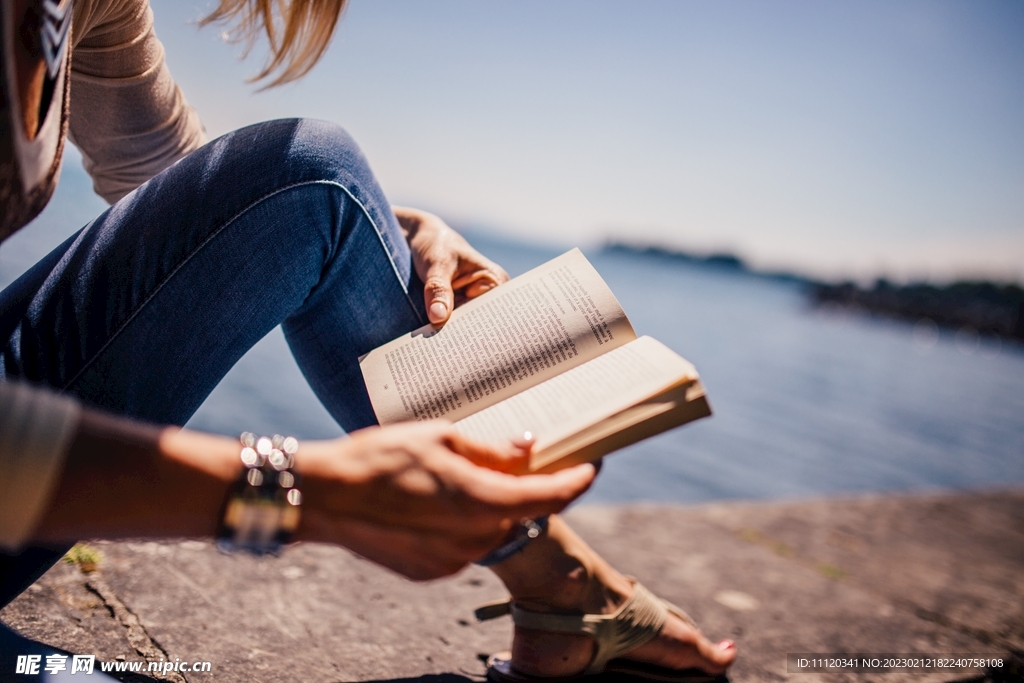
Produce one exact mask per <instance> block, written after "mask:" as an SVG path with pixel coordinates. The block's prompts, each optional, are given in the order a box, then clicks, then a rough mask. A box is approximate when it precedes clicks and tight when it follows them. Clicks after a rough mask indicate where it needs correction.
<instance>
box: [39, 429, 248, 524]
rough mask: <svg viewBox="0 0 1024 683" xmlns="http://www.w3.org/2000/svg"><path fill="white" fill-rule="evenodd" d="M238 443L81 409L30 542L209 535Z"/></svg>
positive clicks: (234, 472)
mask: <svg viewBox="0 0 1024 683" xmlns="http://www.w3.org/2000/svg"><path fill="white" fill-rule="evenodd" d="M238 448H239V447H238V443H237V441H235V440H234V439H229V438H227V437H221V436H213V435H209V434H202V433H199V432H194V431H190V430H185V429H178V428H176V427H155V426H151V425H143V424H140V423H135V422H132V421H129V420H125V419H123V418H118V417H113V416H109V415H104V414H101V413H96V412H91V411H86V412H85V413H84V414H83V416H82V420H81V423H80V424H79V428H78V433H77V434H76V437H75V440H74V442H73V443H72V446H71V448H70V450H69V452H68V455H67V458H66V460H65V464H64V470H63V473H62V474H61V477H60V479H59V482H58V484H57V486H56V487H55V490H54V493H53V496H52V499H51V502H50V505H49V506H48V508H47V511H46V513H45V514H44V516H43V518H42V520H41V521H40V523H39V524H38V525H37V527H36V531H35V533H34V540H36V541H72V540H76V539H79V538H125V537H160V536H172V537H186V536H212V535H213V534H214V532H215V531H216V528H217V523H218V512H219V510H220V506H221V504H222V502H223V500H224V495H225V492H226V491H227V489H228V486H229V485H230V484H231V482H233V481H234V479H235V478H236V477H237V476H238V473H239V471H240V470H241V468H242V463H241V461H240V459H239V457H238Z"/></svg>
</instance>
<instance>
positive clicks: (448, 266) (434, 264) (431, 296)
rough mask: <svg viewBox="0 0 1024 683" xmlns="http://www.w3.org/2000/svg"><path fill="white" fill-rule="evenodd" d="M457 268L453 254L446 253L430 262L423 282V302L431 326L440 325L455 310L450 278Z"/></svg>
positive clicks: (453, 292) (456, 261)
mask: <svg viewBox="0 0 1024 683" xmlns="http://www.w3.org/2000/svg"><path fill="white" fill-rule="evenodd" d="M457 266H458V258H457V257H456V255H455V254H452V253H447V254H444V255H443V256H438V257H437V258H435V259H434V260H433V261H431V263H430V266H429V268H428V269H427V276H426V279H425V280H424V282H423V301H424V304H425V305H426V308H427V319H429V320H430V322H431V324H433V325H442V324H444V323H445V322H446V321H447V320H448V316H450V315H451V313H452V309H454V308H455V291H454V289H453V288H452V278H453V277H454V276H455V270H456V267H457Z"/></svg>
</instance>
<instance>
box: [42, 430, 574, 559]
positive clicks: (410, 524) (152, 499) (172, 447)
mask: <svg viewBox="0 0 1024 683" xmlns="http://www.w3.org/2000/svg"><path fill="white" fill-rule="evenodd" d="M239 449H240V446H239V444H238V442H237V441H236V440H234V439H230V438H226V437H221V436H214V435H210V434H203V433H200V432H195V431H192V430H188V429H178V428H176V427H163V428H161V427H154V426H149V425H141V424H138V423H134V422H130V421H128V420H125V419H122V418H118V417H112V416H108V415H105V414H102V413H97V412H91V411H84V412H83V416H82V418H81V420H80V422H79V427H78V433H77V434H76V436H75V439H74V441H73V443H72V445H71V448H70V451H69V453H68V455H67V459H66V461H65V465H64V469H63V472H62V473H61V476H60V478H59V480H58V483H57V485H56V487H55V489H54V493H53V496H52V498H51V500H50V503H49V505H48V507H47V509H46V511H45V513H44V515H43V517H42V520H41V521H40V523H39V524H38V525H37V527H36V530H35V533H34V534H33V539H34V540H36V541H72V540H76V539H79V538H125V537H189V536H192V537H203V536H206V537H209V536H212V535H213V534H214V533H215V531H216V529H217V526H218V523H219V521H220V520H219V518H218V515H219V513H220V509H221V504H222V503H223V500H224V496H225V493H226V492H227V490H228V487H229V486H230V484H231V483H232V482H234V480H235V478H236V477H237V476H238V474H239V472H240V471H241V469H242V464H241V460H240V458H239ZM528 452H529V449H528V447H526V448H523V447H514V446H511V445H510V446H509V448H507V449H504V450H502V449H496V448H491V447H488V446H483V445H480V444H476V443H473V442H470V441H467V440H466V439H465V438H464V437H462V436H461V435H459V434H458V432H455V431H454V430H453V429H452V428H451V426H450V425H449V424H448V423H446V422H442V421H434V422H422V423H412V424H402V425H395V426H391V427H383V428H380V427H373V428H369V429H364V430H361V431H359V432H355V433H353V434H352V436H351V438H341V439H336V440H332V441H310V442H304V443H302V444H301V445H300V448H299V452H298V453H297V454H296V465H295V470H296V471H297V472H298V473H299V474H301V475H302V477H303V483H302V492H303V505H302V522H301V523H300V526H299V531H298V534H297V537H298V539H299V540H310V541H320V542H327V543H334V544H337V545H343V546H347V547H349V548H350V549H352V550H354V551H356V552H358V553H359V554H361V555H363V556H365V557H367V558H368V559H370V560H373V561H375V562H377V563H379V564H382V565H384V566H387V567H389V568H391V569H393V570H395V571H398V572H400V573H402V574H404V575H405V576H408V577H410V578H413V579H429V578H435V577H438V576H444V575H446V574H450V573H453V572H455V571H458V570H459V569H460V568H462V567H463V566H465V565H466V564H467V563H469V562H472V561H473V560H475V559H478V558H480V557H482V556H483V555H485V554H486V553H487V551H488V550H490V549H491V548H493V547H495V546H497V545H499V544H500V543H501V542H502V540H503V539H504V538H505V536H506V535H507V533H508V531H509V529H511V528H512V526H513V525H514V524H515V523H516V522H518V521H519V520H520V519H522V518H523V517H531V516H537V515H542V514H547V513H551V512H557V511H559V510H561V509H563V508H564V507H565V506H566V505H568V504H569V503H570V502H571V501H572V500H574V499H575V498H576V497H577V496H579V495H580V494H582V493H583V492H584V491H585V490H586V489H587V488H588V487H589V486H590V483H591V481H592V480H593V477H594V468H593V467H592V466H591V465H582V466H579V467H576V468H572V469H568V470H564V471H562V472H559V473H557V474H554V475H528V476H515V475H514V474H512V473H511V472H514V471H517V470H519V469H521V467H522V466H523V465H524V464H525V462H526V458H527V457H528Z"/></svg>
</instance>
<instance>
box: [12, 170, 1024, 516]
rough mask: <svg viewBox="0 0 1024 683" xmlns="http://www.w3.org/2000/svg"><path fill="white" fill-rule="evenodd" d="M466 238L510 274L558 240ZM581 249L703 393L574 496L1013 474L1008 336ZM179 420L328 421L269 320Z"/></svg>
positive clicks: (57, 203)
mask: <svg viewBox="0 0 1024 683" xmlns="http://www.w3.org/2000/svg"><path fill="white" fill-rule="evenodd" d="M77 163H78V162H77V160H74V159H72V160H71V161H70V164H71V165H70V166H69V169H68V170H66V171H65V174H64V176H65V177H64V179H63V181H62V183H61V186H60V188H59V189H58V195H57V196H56V197H55V199H54V201H53V202H52V203H51V206H50V207H48V208H47V210H46V212H45V213H44V215H43V216H41V217H40V219H38V221H37V222H36V224H34V225H32V226H30V227H29V228H27V229H26V231H23V233H22V234H19V235H17V236H15V237H14V238H12V240H10V241H9V242H8V243H5V244H4V245H3V247H2V248H0V285H6V284H7V283H8V282H10V281H11V280H12V279H13V278H14V277H15V276H16V275H17V274H18V273H19V272H20V271H21V270H24V268H26V267H27V266H28V265H29V264H30V263H31V262H33V261H34V260H35V259H37V258H39V257H40V256H42V255H43V254H45V253H46V251H48V250H49V248H51V247H52V246H53V245H55V244H57V243H58V242H59V241H60V240H61V239H63V237H64V236H66V235H67V234H70V232H72V231H73V229H76V228H77V227H80V226H81V225H82V224H84V223H85V222H86V221H87V220H88V219H89V218H90V217H91V216H92V215H94V214H95V213H97V212H98V211H99V210H101V209H102V206H103V204H102V202H100V200H98V199H96V198H95V197H94V196H92V195H91V194H90V192H89V188H88V180H87V179H86V178H85V176H84V174H83V173H82V172H81V171H80V170H78V168H77ZM470 238H471V241H473V242H474V244H476V245H477V247H478V248H480V249H481V250H482V251H484V252H485V253H486V254H488V255H489V256H490V257H492V258H494V259H495V260H496V261H498V262H499V263H501V264H502V265H504V266H505V268H506V269H507V270H508V271H509V273H510V274H512V275H515V274H518V273H521V272H524V271H525V270H528V269H529V268H531V267H533V266H535V265H537V264H540V263H542V262H544V261H546V260H548V259H549V258H552V257H553V256H556V255H557V254H558V253H559V252H560V250H558V249H551V248H543V247H538V246H530V245H524V244H517V243H515V242H511V241H508V240H500V239H496V238H493V237H489V236H487V235H486V234H485V233H470ZM587 256H588V258H590V259H591V261H592V262H593V264H594V265H595V266H596V267H597V269H598V271H599V272H600V273H601V274H602V275H603V276H604V277H605V279H606V280H607V281H608V284H609V285H610V286H611V288H612V290H613V291H615V293H616V294H617V295H618V297H619V301H620V302H621V303H622V305H623V308H625V310H626V312H627V314H628V315H629V317H630V320H631V321H632V322H633V325H634V327H635V328H636V330H637V332H638V333H639V334H649V335H651V336H653V337H655V338H657V339H659V340H661V341H662V342H664V343H666V344H667V345H668V346H670V347H672V348H673V349H675V350H676V351H678V352H679V353H680V354H682V355H683V356H685V357H686V358H688V359H689V360H691V361H692V362H693V363H694V364H695V365H696V366H697V368H698V370H699V371H700V373H701V375H702V377H703V379H704V383H705V385H706V386H707V389H708V394H709V397H710V399H711V402H712V405H713V407H714V410H715V415H714V416H713V417H712V418H711V419H707V420H701V421H699V422H696V423H694V424H691V425H687V426H685V427H682V428H680V429H677V430H674V431H672V432H669V433H667V434H663V435H661V436H658V437H655V438H653V439H649V440H647V441H644V442H642V443H640V444H637V445H635V446H632V447H630V448H627V449H624V450H622V451H620V452H618V453H616V454H615V455H614V456H613V457H609V458H607V459H606V463H605V469H604V472H602V475H601V477H600V478H599V480H598V483H597V484H596V485H595V487H594V489H593V490H592V491H591V493H589V494H588V498H589V500H591V501H594V502H597V501H615V502H624V501H641V500H653V501H675V502H687V503H692V502H702V501H710V500H719V499H735V498H754V499H776V498H791V497H807V496H819V495H828V494H837V493H853V492H880V491H915V490H928V489H939V488H942V489H950V488H951V489H962V488H972V487H983V486H1000V485H1006V484H1020V483H1022V482H1024V391H1022V387H1024V349H1022V348H1021V347H1020V346H1011V345H1004V346H1003V347H1002V348H999V347H995V346H992V345H991V343H989V342H983V343H982V345H981V347H980V348H978V349H976V350H974V351H973V352H971V353H966V352H965V351H971V347H969V346H968V347H964V345H963V344H961V345H960V347H958V346H957V344H955V343H954V335H952V334H947V333H941V334H940V335H939V339H938V341H937V343H935V344H934V346H928V345H926V344H922V343H921V342H922V339H921V336H920V335H918V338H917V339H915V336H914V332H913V326H911V325H908V324H906V323H903V322H894V321H884V320H877V319H871V318H867V317H862V316H854V315H845V314H842V313H835V312H822V311H817V310H814V309H811V308H809V307H808V306H807V304H806V300H805V298H804V296H803V294H802V292H801V290H800V287H799V285H796V284H792V283H784V282H778V281H770V280H764V279H760V278H757V277H754V276H751V275H748V274H744V273H741V272H737V271H732V270H727V269H720V268H714V267H708V266H699V265H684V264H680V263H677V262H672V261H669V260H666V259H662V258H658V257H652V256H640V255H636V254H629V253H622V252H601V251H600V250H590V251H588V252H587ZM928 341H930V340H928ZM961 347H963V349H964V350H961ZM189 426H191V427H195V428H197V429H206V430H210V431H215V432H220V433H224V434H237V433H239V432H241V431H243V430H245V429H256V430H259V431H264V432H272V431H277V432H281V433H287V434H295V435H296V436H299V437H304V438H324V437H331V436H336V435H339V434H341V430H340V429H339V428H338V427H337V425H335V424H334V422H333V420H331V418H330V416H329V415H328V414H327V413H326V411H324V409H323V408H322V407H321V406H320V404H319V402H317V400H316V398H315V397H314V396H313V394H312V392H311V391H310V390H309V388H308V387H307V386H306V384H305V381H304V380H303V378H302V376H301V374H300V373H299V370H298V368H297V367H296V365H295V363H294V362H293V361H292V360H291V357H290V355H289V354H288V349H287V345H286V344H285V341H284V337H283V335H282V334H281V332H280V329H278V330H275V331H274V332H272V333H271V334H270V335H268V336H267V337H266V338H265V339H264V340H263V341H261V342H260V343H259V344H257V345H256V346H255V347H254V348H253V349H252V350H251V351H250V352H249V353H248V354H247V355H246V356H245V357H244V358H243V359H242V360H241V361H240V362H239V363H238V365H237V366H236V367H235V368H234V369H233V370H232V371H231V372H230V373H229V374H228V376H227V377H226V378H225V379H224V381H223V382H222V383H221V384H220V386H218V387H217V389H216V390H215V391H214V392H213V394H211V396H210V397H209V399H208V400H207V401H206V402H205V403H204V404H203V406H202V407H201V408H200V409H199V411H198V412H197V413H196V415H195V416H194V417H193V418H192V420H191V421H190V422H189Z"/></svg>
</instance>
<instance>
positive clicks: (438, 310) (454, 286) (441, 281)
mask: <svg viewBox="0 0 1024 683" xmlns="http://www.w3.org/2000/svg"><path fill="white" fill-rule="evenodd" d="M392 208H393V210H394V212H395V216H397V217H398V223H399V225H401V226H402V230H403V232H405V237H406V239H407V240H408V241H409V247H410V248H411V249H412V262H413V266H414V267H415V268H416V274H417V275H419V276H420V279H421V280H423V297H424V300H425V303H426V309H427V317H428V318H429V319H430V322H431V323H433V324H434V325H438V326H440V325H443V324H444V323H445V322H447V321H448V317H449V316H450V315H451V314H452V310H453V309H454V308H455V307H456V306H458V305H459V304H461V303H463V302H465V301H467V300H469V299H473V298H476V297H478V296H480V295H481V294H483V293H484V292H486V291H488V290H490V289H493V288H494V287H497V286H498V285H500V284H501V283H503V282H507V281H508V273H506V272H505V271H504V269H502V267H501V266H499V265H498V264H496V263H494V262H493V261H491V260H490V259H488V258H486V257H484V256H483V255H482V254H481V253H480V252H478V251H477V250H476V249H474V248H473V247H471V246H469V243H468V242H467V241H466V240H465V239H464V238H463V237H462V235H460V234H459V233H457V232H455V231H454V230H452V229H451V228H449V227H448V225H447V224H445V222H444V221H442V220H441V219H440V218H438V217H437V216H435V215H433V214H431V213H427V212H426V211H420V210H418V209H410V208H406V207H401V206H395V207H392Z"/></svg>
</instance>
